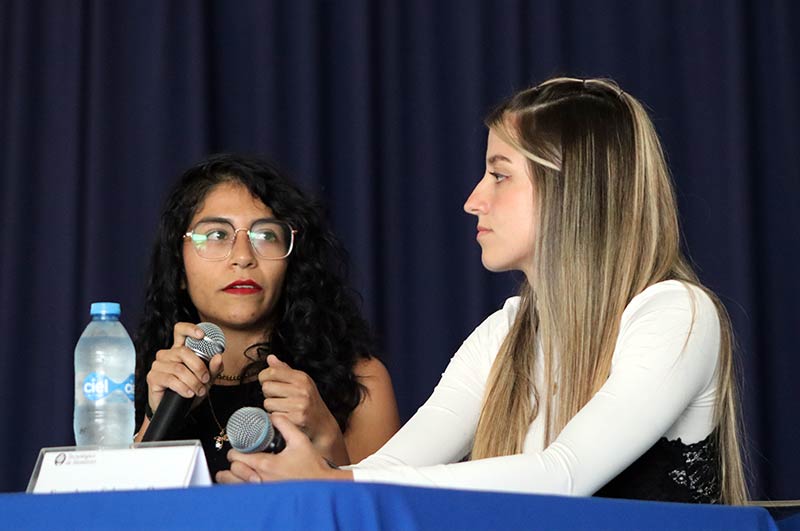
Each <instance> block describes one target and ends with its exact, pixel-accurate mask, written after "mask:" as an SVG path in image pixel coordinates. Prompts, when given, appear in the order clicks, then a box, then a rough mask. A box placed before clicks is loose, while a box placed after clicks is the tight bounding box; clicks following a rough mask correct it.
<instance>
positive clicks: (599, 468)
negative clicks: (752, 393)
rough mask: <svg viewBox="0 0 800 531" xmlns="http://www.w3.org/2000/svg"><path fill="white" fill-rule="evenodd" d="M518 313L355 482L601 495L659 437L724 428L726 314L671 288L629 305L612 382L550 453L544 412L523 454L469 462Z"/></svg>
mask: <svg viewBox="0 0 800 531" xmlns="http://www.w3.org/2000/svg"><path fill="white" fill-rule="evenodd" d="M518 307H519V298H518V297H514V298H511V299H508V300H507V301H506V303H505V304H504V306H503V308H502V309H500V310H498V311H497V312H495V313H494V314H492V315H491V316H489V317H488V318H487V319H486V320H485V321H484V322H483V323H482V324H481V325H480V326H478V327H477V328H476V329H475V330H474V331H473V332H472V334H470V336H469V337H468V338H467V339H466V340H465V341H464V343H463V344H462V346H461V348H459V349H458V351H457V352H456V354H455V355H454V356H453V358H452V359H451V360H450V363H449V365H448V366H447V369H446V370H445V372H444V374H443V375H442V378H441V380H440V381H439V384H438V385H437V386H436V388H435V389H434V391H433V394H432V395H431V397H430V398H429V399H428V400H427V401H426V402H425V404H423V405H422V407H420V409H419V410H418V411H417V413H416V414H415V415H414V416H413V417H412V418H411V419H410V420H409V421H408V422H407V423H406V424H405V426H403V427H402V428H401V429H400V431H398V432H397V434H395V436H394V437H392V438H391V439H390V440H389V441H388V442H387V443H386V444H385V445H384V446H383V447H382V448H381V449H380V450H379V451H378V452H377V453H375V454H374V455H372V456H370V457H368V458H366V459H365V460H363V461H361V462H360V463H358V464H357V465H354V466H352V467H351V468H352V470H353V475H354V479H355V481H360V482H381V483H398V484H405V485H416V486H429V487H446V488H456V489H474V490H496V491H508V492H523V493H550V494H563V495H591V494H593V493H594V492H595V491H597V490H598V489H599V488H600V487H602V486H603V485H605V484H606V483H607V482H608V481H610V480H611V479H613V478H614V477H615V476H616V475H617V474H619V473H620V472H621V471H623V470H624V469H625V468H627V467H628V465H630V464H631V463H633V462H634V461H635V460H636V459H637V458H638V457H640V456H641V455H642V454H643V453H644V452H646V451H647V450H648V449H649V448H650V447H651V446H652V445H653V444H654V443H655V442H656V441H657V440H658V439H659V438H661V437H666V438H667V439H670V440H674V439H677V438H680V439H681V441H682V442H683V443H685V444H690V443H693V442H697V441H700V440H703V439H704V438H706V437H707V436H708V435H709V434H710V433H711V432H712V431H713V429H714V427H715V426H714V420H713V414H714V402H715V398H716V381H717V378H716V370H717V364H718V357H719V346H720V333H719V319H718V316H717V311H716V308H715V306H714V304H713V302H712V301H711V299H710V298H709V297H708V296H707V295H706V294H705V293H704V292H703V291H702V290H700V289H699V288H697V287H694V286H689V285H687V284H684V283H681V282H677V281H665V282H660V283H658V284H655V285H653V286H651V287H649V288H647V289H646V290H644V291H643V292H642V293H640V294H639V295H637V296H636V297H634V298H633V300H632V301H631V302H630V304H628V306H627V307H626V308H625V311H624V312H623V314H622V319H621V323H620V329H619V336H618V338H617V343H616V346H615V350H614V354H613V358H612V365H611V372H610V375H609V378H608V380H607V381H606V383H605V384H604V385H603V386H602V388H601V389H600V390H599V391H598V392H597V393H596V394H595V395H594V396H593V397H592V398H591V399H590V400H589V402H588V403H587V404H586V405H585V406H584V407H583V408H582V409H581V410H580V411H579V412H578V413H577V414H576V415H575V416H574V417H573V418H572V419H571V420H570V421H569V423H567V425H566V426H565V427H564V429H563V430H562V432H561V433H560V434H559V435H558V437H557V438H556V439H555V440H554V441H553V442H552V443H551V444H550V445H549V446H548V447H547V448H545V447H544V415H543V414H540V415H538V416H537V417H536V419H535V420H534V421H533V422H532V423H531V425H530V428H529V430H528V433H527V436H526V438H525V443H524V447H523V452H522V453H521V454H517V455H512V456H503V457H493V458H489V459H480V460H475V461H466V462H458V461H460V460H461V459H462V458H463V457H464V456H465V455H467V454H468V453H469V451H470V449H471V448H472V442H473V438H474V435H475V430H476V428H477V425H478V417H479V415H480V411H481V403H482V399H483V395H484V391H485V388H486V383H487V379H488V376H489V371H490V369H491V367H492V362H493V361H494V359H495V356H496V355H497V353H498V350H499V348H500V345H501V343H502V341H503V339H504V338H505V336H506V334H507V333H508V330H509V327H510V326H511V324H512V323H513V321H514V318H515V316H516V313H517V310H518ZM538 358H539V359H541V356H538ZM538 373H541V370H540V371H538Z"/></svg>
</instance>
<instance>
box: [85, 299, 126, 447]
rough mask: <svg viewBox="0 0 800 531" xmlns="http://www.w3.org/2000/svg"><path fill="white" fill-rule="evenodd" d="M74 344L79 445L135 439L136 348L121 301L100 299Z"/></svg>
mask: <svg viewBox="0 0 800 531" xmlns="http://www.w3.org/2000/svg"><path fill="white" fill-rule="evenodd" d="M90 313H91V315H92V321H91V322H90V323H89V325H88V326H87V327H86V329H85V330H84V331H83V334H81V337H80V339H79V340H78V344H77V345H76V346H75V412H74V416H73V429H74V431H75V443H76V444H77V445H79V446H83V445H97V446H127V445H129V444H131V443H132V442H133V430H134V422H135V421H134V403H133V398H134V394H133V386H134V376H133V372H134V369H135V367H136V351H135V349H134V347H133V342H132V341H131V338H130V336H129V335H128V332H127V331H126V330H125V327H124V326H122V323H120V322H119V315H120V308H119V304H118V303H116V302H95V303H92V306H91V312H90Z"/></svg>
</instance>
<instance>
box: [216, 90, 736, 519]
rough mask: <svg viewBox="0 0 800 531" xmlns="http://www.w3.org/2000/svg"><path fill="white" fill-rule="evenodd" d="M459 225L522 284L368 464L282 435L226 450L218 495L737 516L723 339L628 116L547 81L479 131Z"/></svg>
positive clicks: (494, 265)
mask: <svg viewBox="0 0 800 531" xmlns="http://www.w3.org/2000/svg"><path fill="white" fill-rule="evenodd" d="M486 125H487V127H488V138H487V149H486V167H485V171H484V173H483V175H482V177H481V178H480V180H479V181H478V183H477V185H476V186H475V189H474V191H473V192H472V194H471V195H470V196H469V198H468V199H467V201H466V203H465V205H464V210H465V211H466V212H467V213H468V214H471V215H473V216H475V217H476V225H477V235H476V238H477V243H478V244H479V245H480V246H481V250H482V255H481V257H482V261H483V264H484V266H485V267H486V268H487V269H489V270H491V271H507V270H517V271H521V272H522V273H523V274H524V279H525V280H524V282H523V284H522V287H521V293H520V296H519V297H514V298H511V299H509V300H508V301H507V302H506V304H505V305H504V306H503V308H502V309H500V310H498V311H497V312H496V313H494V314H493V315H491V316H489V317H488V318H487V319H486V320H485V321H484V322H483V323H482V324H481V325H480V326H478V328H477V329H476V330H475V331H474V332H473V333H472V334H471V335H470V336H469V337H468V338H467V339H466V341H465V342H464V344H463V345H462V346H461V348H460V349H459V350H458V352H457V353H456V354H455V356H454V357H453V359H452V360H451V362H450V364H449V366H448V367H447V369H446V371H445V373H444V374H443V376H442V380H441V382H440V384H439V385H438V386H437V387H436V389H435V390H434V392H433V394H432V395H431V397H430V399H429V400H428V402H426V404H424V405H423V406H422V407H421V408H420V409H419V411H418V412H417V413H416V414H415V415H414V416H413V417H412V418H411V420H409V422H408V423H407V424H406V425H405V426H403V428H401V429H400V431H399V432H398V433H397V435H395V436H394V437H393V438H392V439H390V440H389V442H388V443H386V445H385V446H383V447H382V448H381V450H380V451H379V452H378V453H377V454H375V455H373V456H371V457H368V458H367V459H365V460H364V461H362V462H361V463H359V464H357V465H355V466H354V467H352V469H350V470H333V469H330V468H329V467H328V466H326V465H325V463H324V461H323V460H322V459H321V458H320V457H319V456H317V455H315V451H314V449H313V448H312V447H311V445H310V444H309V443H308V439H307V438H306V437H305V436H304V435H303V434H302V433H300V432H299V431H297V430H296V429H294V428H293V427H292V426H290V425H289V424H288V423H286V422H284V420H283V419H280V418H276V419H275V425H276V427H277V428H278V429H279V430H280V431H281V432H282V433H283V435H284V437H285V438H286V441H287V446H286V449H285V450H284V451H283V452H281V453H280V454H276V455H261V454H242V453H239V452H236V451H231V452H230V455H229V458H230V459H231V461H232V464H231V468H230V470H229V471H224V472H221V473H219V474H218V476H217V479H218V480H219V481H224V482H237V481H260V480H275V479H285V478H332V479H333V478H339V479H354V480H356V481H375V482H381V483H403V484H409V485H419V486H439V487H450V488H461V489H480V490H504V491H514V492H529V493H550V494H563V495H580V496H589V495H593V494H597V495H600V496H610V497H626V498H645V499H656V500H669V501H682V502H702V503H720V502H722V503H743V502H744V501H745V499H746V496H747V493H746V489H745V483H744V474H743V468H742V460H741V456H740V453H739V442H738V441H739V435H738V430H737V418H738V413H737V409H738V403H737V399H736V386H735V384H734V376H733V374H734V371H733V354H732V341H731V335H732V334H731V325H730V321H729V319H728V316H727V314H726V312H725V309H724V307H723V306H722V304H721V303H720V302H719V299H717V297H716V296H714V294H713V293H711V292H710V291H709V290H708V289H707V288H705V287H703V286H702V284H701V283H700V282H699V280H698V278H697V276H696V275H695V273H694V272H693V271H692V268H691V266H690V265H689V263H688V262H687V260H686V259H685V258H684V256H683V254H682V252H681V248H680V244H679V232H680V231H679V228H678V214H677V207H676V202H675V196H674V193H673V188H672V183H671V179H670V176H669V172H668V170H667V167H666V164H665V161H664V157H663V154H662V151H661V146H660V143H659V140H658V136H657V135H656V132H655V130H654V128H653V124H652V123H651V121H650V119H649V117H648V116H647V113H646V112H645V111H644V109H643V107H642V105H641V104H640V103H639V102H638V101H637V100H636V99H635V98H633V97H632V96H630V95H629V94H627V93H625V92H623V91H622V90H621V89H620V88H619V87H618V86H617V85H616V84H615V83H613V82H610V81H608V80H602V79H587V80H582V79H567V78H558V79H551V80H549V81H546V82H544V83H542V84H541V85H539V86H536V87H533V88H531V89H527V90H523V91H521V92H519V93H517V94H515V95H514V96H512V97H511V98H510V99H509V100H507V101H506V102H504V103H502V104H501V105H500V106H499V107H498V108H497V109H496V110H495V111H494V112H493V113H491V114H490V115H489V117H488V119H487V120H486Z"/></svg>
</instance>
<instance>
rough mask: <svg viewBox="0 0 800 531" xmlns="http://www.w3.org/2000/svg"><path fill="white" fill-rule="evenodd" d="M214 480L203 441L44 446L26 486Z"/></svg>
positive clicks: (87, 488) (128, 486) (40, 490)
mask: <svg viewBox="0 0 800 531" xmlns="http://www.w3.org/2000/svg"><path fill="white" fill-rule="evenodd" d="M209 485H211V475H210V474H209V472H208V465H207V464H206V456H205V454H204V453H203V447H202V445H201V444H200V441H197V440H193V441H165V442H149V443H139V444H134V445H131V446H130V447H112V448H101V447H97V446H68V447H61V448H42V449H41V450H40V451H39V458H38V459H37V460H36V466H35V467H34V469H33V474H31V479H30V481H29V482H28V489H27V491H26V492H29V493H34V494H50V493H55V492H99V491H111V490H148V489H173V488H182V487H190V486H209Z"/></svg>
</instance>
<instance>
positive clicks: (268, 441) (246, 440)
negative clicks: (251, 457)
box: [225, 407, 286, 454]
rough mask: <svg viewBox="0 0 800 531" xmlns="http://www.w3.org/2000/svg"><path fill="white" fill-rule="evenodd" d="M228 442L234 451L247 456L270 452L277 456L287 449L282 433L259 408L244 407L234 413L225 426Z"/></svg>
mask: <svg viewBox="0 0 800 531" xmlns="http://www.w3.org/2000/svg"><path fill="white" fill-rule="evenodd" d="M225 432H226V433H227V434H228V441H229V442H230V443H231V447H233V449H234V450H238V451H240V452H242V453H245V454H251V453H257V452H269V453H273V454H277V453H278V452H280V451H281V450H283V449H284V448H285V447H286V442H285V441H284V440H283V436H282V435H281V432H279V431H278V430H277V429H276V428H275V427H274V426H273V425H272V422H271V421H270V420H269V415H268V414H267V412H266V411H264V410H263V409H261V408H259V407H243V408H240V409H237V410H236V411H234V412H233V415H231V417H230V418H229V419H228V423H227V424H226V425H225Z"/></svg>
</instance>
